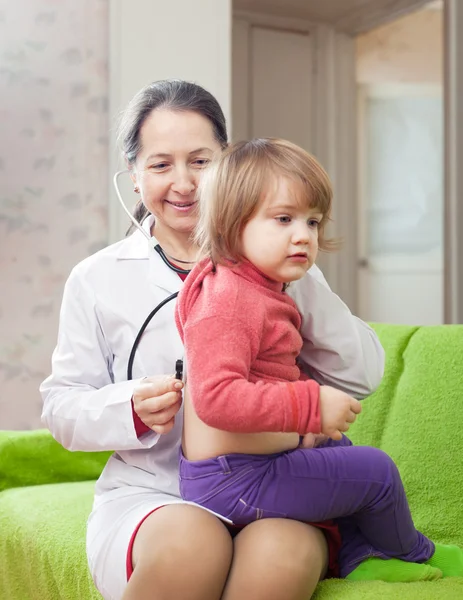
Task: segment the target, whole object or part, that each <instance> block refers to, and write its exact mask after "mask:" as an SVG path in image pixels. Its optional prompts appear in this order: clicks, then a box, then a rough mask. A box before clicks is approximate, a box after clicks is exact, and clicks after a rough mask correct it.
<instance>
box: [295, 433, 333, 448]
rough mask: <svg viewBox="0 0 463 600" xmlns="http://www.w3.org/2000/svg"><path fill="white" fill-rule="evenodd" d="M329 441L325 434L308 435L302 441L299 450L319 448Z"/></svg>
mask: <svg viewBox="0 0 463 600" xmlns="http://www.w3.org/2000/svg"><path fill="white" fill-rule="evenodd" d="M329 439H330V438H329V437H328V436H327V435H324V434H323V433H306V434H305V436H304V437H303V438H302V440H301V443H300V445H299V448H318V446H320V444H324V443H326V442H327V441H328V440H329Z"/></svg>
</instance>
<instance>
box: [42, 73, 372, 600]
mask: <svg viewBox="0 0 463 600" xmlns="http://www.w3.org/2000/svg"><path fill="white" fill-rule="evenodd" d="M119 139H120V143H121V146H122V151H123V154H124V157H125V159H126V161H127V164H128V166H129V169H130V176H131V178H132V180H133V183H134V189H135V191H136V192H138V193H139V194H140V198H141V202H140V203H139V206H138V207H137V210H136V213H137V217H138V219H139V220H140V221H143V228H145V231H146V232H147V233H148V234H149V235H153V236H154V237H155V239H156V241H157V243H158V244H159V246H160V249H161V253H162V256H161V255H160V254H159V253H158V252H156V251H154V250H153V247H152V246H150V245H149V244H148V242H147V240H146V238H145V236H144V235H143V234H142V233H141V232H140V231H138V230H136V231H135V232H134V233H133V234H132V235H130V236H129V237H127V238H126V239H124V240H122V241H120V242H118V243H116V244H114V245H112V246H109V247H108V248H105V249H104V250H102V251H100V252H98V253H97V254H95V255H93V256H91V257H89V258H87V259H85V260H84V261H83V262H81V263H80V264H78V265H77V266H76V267H75V268H74V269H73V271H72V272H71V275H70V277H69V279H68V281H67V283H66V286H65V290H64V297H63V303H62V309H61V317H60V327H59V336H58V343H57V347H56V350H55V352H54V354H53V360H52V374H51V375H50V377H48V378H47V379H46V380H45V381H44V383H43V384H42V386H41V393H42V396H43V401H44V408H43V422H44V423H45V424H46V426H47V427H48V428H49V429H50V431H51V432H52V434H53V436H54V437H55V438H56V439H57V440H58V442H60V443H61V444H62V445H63V446H64V447H65V448H68V449H69V450H83V451H99V450H113V451H114V454H113V455H112V456H111V458H110V459H109V461H108V463H107V465H106V467H105V469H104V471H103V473H102V475H101V477H100V479H99V481H98V482H97V484H96V489H95V501H94V506H93V511H92V513H91V515H90V518H89V522H88V533H87V554H88V561H89V565H90V570H91V572H92V575H93V578H94V581H95V584H96V586H97V588H98V589H99V590H100V592H101V594H102V595H103V597H104V598H105V599H106V600H119V599H121V598H123V599H124V600H130V599H136V600H144V599H148V598H150V599H153V600H154V599H157V598H159V599H161V598H163V599H169V598H171V599H172V600H177V599H179V598H181V599H182V600H204V599H205V598H207V599H208V600H219V599H222V600H239V599H241V598H243V597H247V598H252V599H253V600H259V599H264V598H265V599H266V600H272V599H275V600H276V599H281V598H285V599H286V600H303V599H304V600H307V598H309V597H310V594H311V593H312V591H313V590H314V589H315V586H316V584H317V582H318V580H319V579H320V578H321V577H323V575H324V573H325V571H326V567H327V560H328V557H327V546H326V542H325V539H324V537H323V535H322V533H321V532H320V531H319V530H318V529H315V528H313V527H310V526H308V525H306V524H303V523H298V522H295V521H290V520H280V519H267V520H264V521H260V522H256V523H254V524H252V525H249V526H248V527H246V528H245V529H244V530H243V531H241V532H240V533H238V534H236V532H234V533H235V535H234V538H233V536H232V535H230V532H229V528H228V529H227V527H226V526H224V524H223V522H222V521H220V520H219V519H218V518H217V517H216V516H214V515H213V514H211V513H209V512H207V511H205V510H204V509H202V508H199V507H197V506H195V505H191V504H187V503H185V502H183V501H182V500H181V499H180V497H179V489H178V467H177V462H178V449H179V445H180V440H181V430H182V411H181V388H182V384H181V382H179V381H178V380H176V379H175V378H174V377H173V376H172V374H173V373H174V367H175V361H176V360H177V359H178V358H181V357H182V355H183V350H182V345H181V342H180V339H179V336H178V334H177V330H176V327H175V323H174V302H169V303H168V304H166V305H165V306H164V307H163V308H162V309H161V310H160V311H159V313H158V314H157V315H156V316H155V317H154V319H153V320H152V321H151V323H150V324H149V326H148V327H147V329H146V331H145V333H144V335H143V337H142V338H141V342H140V345H139V347H138V350H137V352H136V354H135V358H134V363H133V377H134V379H133V380H132V381H128V380H127V363H128V360H129V354H130V351H131V348H132V345H133V342H134V339H135V337H136V336H137V333H138V331H139V329H140V327H141V325H142V323H143V322H144V320H145V318H146V316H147V315H148V314H149V313H150V312H151V311H152V309H153V308H154V307H155V306H156V305H157V304H158V303H159V302H161V301H162V300H163V299H165V298H166V297H167V296H168V295H170V294H171V293H173V292H175V291H178V290H179V289H180V287H181V285H182V278H183V279H184V278H185V274H184V273H178V272H177V271H176V270H174V269H177V270H180V271H188V269H190V268H191V267H192V266H193V264H194V261H195V255H196V247H195V246H194V245H193V244H192V242H191V237H190V236H191V232H192V230H193V228H194V226H195V224H196V196H195V192H196V188H197V185H198V181H199V177H200V175H201V171H202V170H203V169H204V168H205V167H206V166H207V165H208V163H209V162H210V160H211V159H212V157H213V154H214V153H215V152H217V151H220V149H221V148H223V147H224V146H225V145H226V144H227V133H226V126H225V119H224V116H223V113H222V111H221V109H220V106H219V105H218V103H217V101H216V100H215V98H214V97H213V96H211V95H210V94H209V93H208V92H206V91H205V90H204V89H202V88H201V87H199V86H197V85H195V84H191V83H187V82H183V81H159V82H156V83H154V84H152V85H149V86H147V87H145V88H144V89H142V90H141V91H140V92H139V93H138V94H137V95H136V96H135V97H134V98H133V100H132V101H131V103H130V104H129V106H128V108H127V109H126V111H125V113H124V115H123V117H122V120H121V124H120V135H119ZM158 250H159V249H158ZM290 293H291V295H292V296H293V298H294V299H295V300H296V302H297V304H298V306H299V309H300V311H301V313H302V315H303V325H302V334H303V337H304V339H305V340H306V343H305V346H304V350H303V353H302V356H301V359H302V361H303V362H304V363H305V365H306V367H307V369H308V371H309V372H310V373H311V374H312V376H313V377H314V378H316V379H317V380H318V381H319V382H321V383H330V384H331V385H334V386H337V387H339V388H340V389H343V390H345V391H346V392H348V393H351V394H353V395H355V396H357V397H363V396H365V395H367V394H369V393H370V392H372V391H373V390H374V389H375V388H376V387H377V385H378V384H379V382H380V380H381V377H382V373H383V363H384V355H383V350H382V348H381V345H380V344H379V342H378V340H377V338H376V336H375V334H374V332H373V331H372V330H371V329H370V328H369V327H368V326H367V325H366V324H365V323H363V322H362V321H360V320H359V319H357V318H356V317H354V316H353V315H352V314H351V313H350V311H349V309H348V308H347V307H346V305H345V304H344V303H343V302H342V301H341V300H340V299H339V298H338V297H337V296H336V295H335V294H334V293H333V292H331V290H330V289H329V287H328V285H327V283H326V281H325V279H324V278H323V275H322V274H321V272H320V271H319V270H318V268H317V267H313V268H312V269H311V270H310V271H309V273H308V275H307V276H306V277H305V278H304V279H303V280H301V281H300V282H298V283H296V284H294V285H292V286H291V287H290ZM232 538H233V539H232ZM132 572H133V574H132ZM127 580H128V583H127Z"/></svg>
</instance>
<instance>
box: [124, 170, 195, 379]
mask: <svg viewBox="0 0 463 600" xmlns="http://www.w3.org/2000/svg"><path fill="white" fill-rule="evenodd" d="M126 173H129V170H128V169H124V170H123V171H118V172H117V173H116V174H115V175H114V177H113V184H114V189H115V190H116V195H117V198H118V200H119V202H120V205H121V206H122V208H123V209H124V212H125V213H126V214H127V216H128V217H129V219H130V220H131V221H132V223H133V224H134V226H135V227H136V228H137V229H138V230H139V231H141V232H142V234H143V235H144V236H145V237H146V239H147V240H148V243H149V246H150V248H153V249H154V250H155V251H156V252H157V253H158V254H159V256H160V257H161V259H162V260H163V262H164V263H165V264H166V265H167V266H168V267H169V269H170V270H171V271H174V272H175V273H178V274H179V275H188V273H189V272H190V271H189V270H187V269H181V268H180V267H177V266H176V265H173V264H172V263H171V262H169V260H168V258H167V256H166V254H165V252H164V250H163V249H162V248H161V246H160V245H159V244H158V243H157V240H156V239H155V238H154V237H153V236H151V235H150V234H149V233H148V232H147V231H146V230H145V229H143V227H142V226H141V224H140V223H139V222H138V221H137V219H136V218H135V217H134V216H133V215H132V213H131V212H130V210H129V209H128V208H127V206H126V205H125V202H124V200H123V199H122V195H121V192H120V190H119V177H120V176H121V175H124V174H126ZM177 296H178V292H174V293H173V294H171V295H170V296H168V297H167V298H164V300H162V301H161V302H159V304H158V305H157V306H156V307H155V308H154V309H153V310H152V311H151V312H150V314H149V315H148V316H147V317H146V319H145V321H144V323H143V325H142V326H141V327H140V331H139V332H138V333H137V336H136V337H135V341H134V343H133V346H132V350H131V351H130V356H129V362H128V364H127V380H131V379H132V378H133V377H132V376H133V362H134V360H135V354H136V352H137V348H138V346H139V344H140V340H141V338H142V336H143V334H144V333H145V329H146V328H147V327H148V324H149V323H150V321H151V319H152V318H153V317H154V316H155V315H156V314H157V313H158V312H159V311H160V310H161V308H162V307H163V306H165V305H166V304H167V303H169V302H170V301H171V300H174V299H175V298H176V297H177ZM175 377H176V379H180V380H181V379H182V378H183V360H181V359H178V360H177V361H175Z"/></svg>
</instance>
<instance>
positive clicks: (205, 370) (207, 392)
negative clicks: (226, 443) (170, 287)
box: [184, 317, 321, 435]
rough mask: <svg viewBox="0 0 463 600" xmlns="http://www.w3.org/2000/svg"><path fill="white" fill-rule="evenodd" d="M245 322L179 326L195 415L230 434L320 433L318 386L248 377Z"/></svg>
mask: <svg viewBox="0 0 463 600" xmlns="http://www.w3.org/2000/svg"><path fill="white" fill-rule="evenodd" d="M257 338H258V333H257V332H256V329H255V327H252V323H251V322H250V320H248V321H247V322H246V321H245V320H238V319H236V317H233V318H223V317H220V318H217V317H207V318H204V319H202V320H200V321H197V322H195V323H192V324H187V325H186V327H185V329H184V341H185V349H186V358H187V365H188V382H187V384H188V390H189V393H190V397H191V400H192V403H193V406H194V408H195V411H196V413H197V415H198V417H199V418H200V419H201V420H202V421H203V422H204V423H206V424H207V425H209V426H210V427H214V428H216V429H221V430H224V431H230V432H234V433H263V432H287V433H290V432H291V433H292V432H297V433H299V434H300V435H304V434H305V433H309V432H312V433H320V426H321V425H320V406H319V391H320V387H319V384H318V383H316V382H315V381H314V380H308V381H294V382H291V383H289V382H265V381H258V382H256V383H253V382H250V381H249V374H250V368H251V364H252V361H253V358H255V354H256V352H257V349H258V342H259V340H258V339H257Z"/></svg>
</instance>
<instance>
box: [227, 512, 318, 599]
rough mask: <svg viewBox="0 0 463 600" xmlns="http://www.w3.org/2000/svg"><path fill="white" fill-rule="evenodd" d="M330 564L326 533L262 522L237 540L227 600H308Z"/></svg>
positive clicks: (284, 521) (276, 521)
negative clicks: (246, 599)
mask: <svg viewBox="0 0 463 600" xmlns="http://www.w3.org/2000/svg"><path fill="white" fill-rule="evenodd" d="M327 565H328V546H327V543H326V540H325V536H324V535H323V533H322V532H321V531H320V530H319V529H316V528H315V527H311V526H310V525H306V524H305V523H299V522H297V521H292V520H289V519H263V520H261V521H256V522H254V523H252V524H250V525H248V526H247V527H245V528H244V529H243V530H242V531H241V532H240V533H239V534H238V535H237V536H236V537H235V540H234V555H233V562H232V567H231V570H230V575H229V579H228V582H227V585H226V587H225V590H224V594H223V597H222V600H242V599H243V598H252V600H281V599H282V598H284V599H285V600H309V599H310V598H311V597H312V594H313V592H314V590H315V588H316V586H317V583H318V582H319V580H320V579H321V578H322V577H323V576H324V575H325V573H326V569H327Z"/></svg>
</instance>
